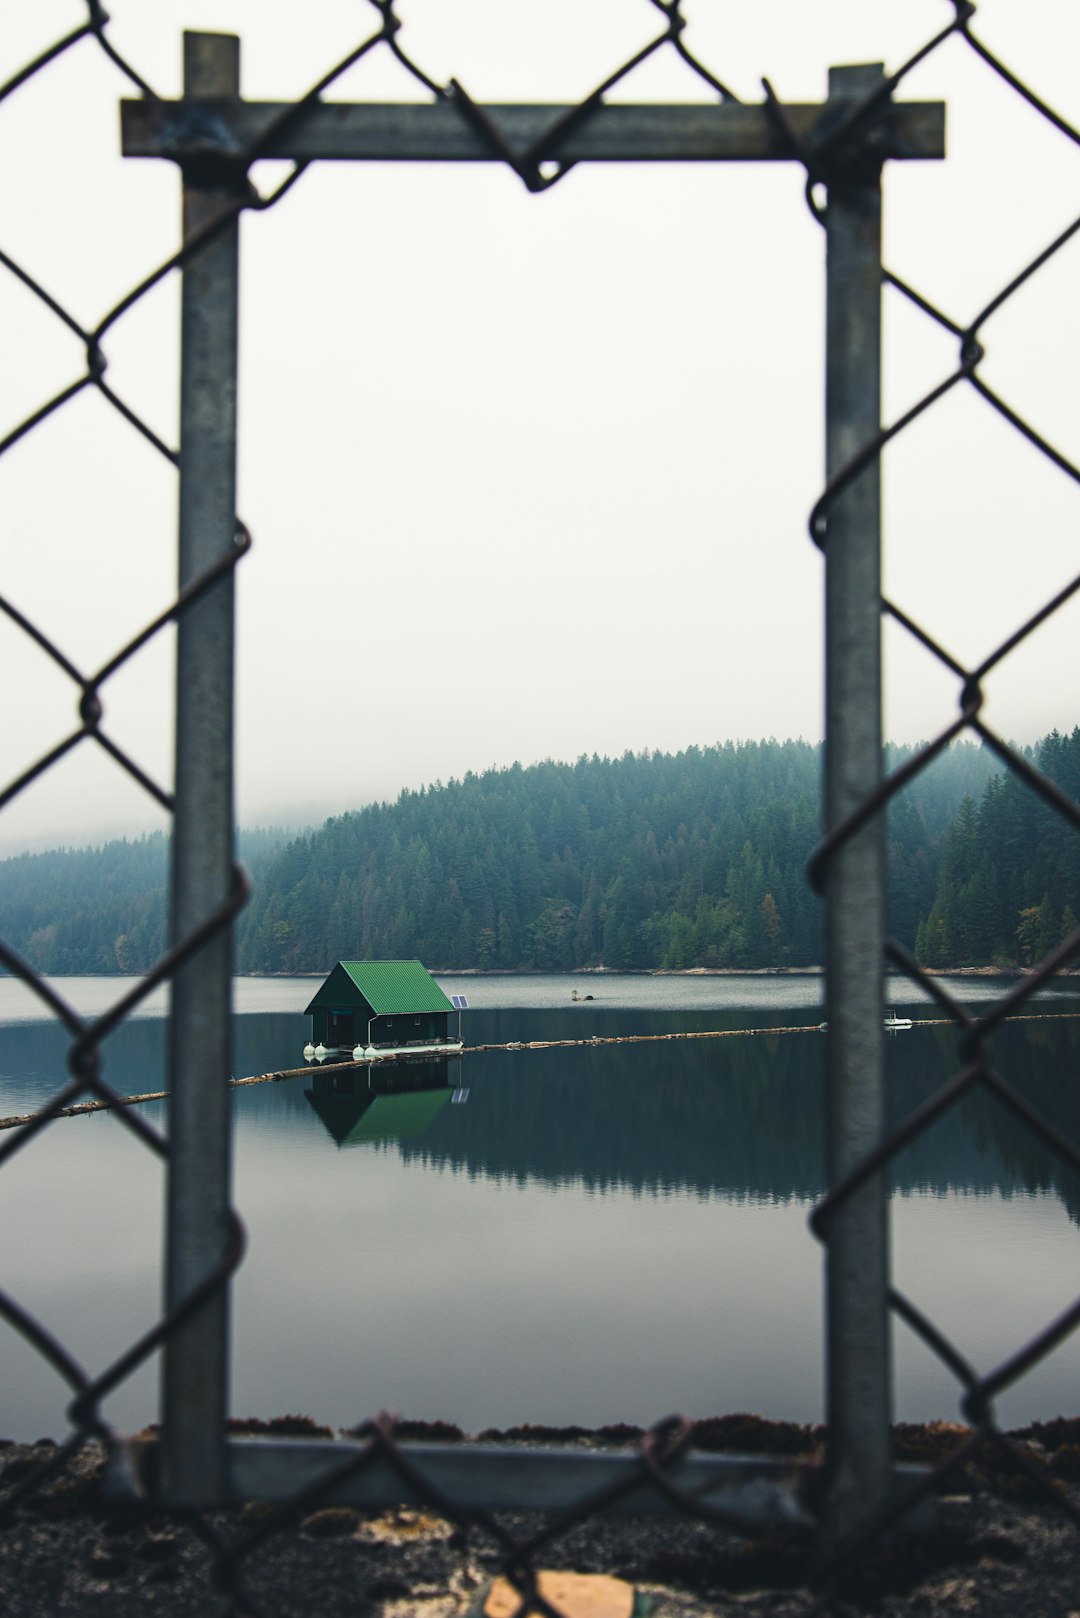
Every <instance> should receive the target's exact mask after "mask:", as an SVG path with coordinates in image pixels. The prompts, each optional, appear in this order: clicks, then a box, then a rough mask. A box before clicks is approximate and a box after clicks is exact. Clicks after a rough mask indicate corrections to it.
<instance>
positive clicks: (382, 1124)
mask: <svg viewBox="0 0 1080 1618" xmlns="http://www.w3.org/2000/svg"><path fill="white" fill-rule="evenodd" d="M305 1094H306V1095H307V1099H308V1100H309V1101H310V1102H311V1105H312V1106H313V1107H314V1109H315V1111H316V1112H317V1113H318V1115H319V1117H320V1118H321V1119H322V1121H323V1123H324V1124H325V1125H326V1127H327V1129H328V1130H329V1131H330V1133H331V1135H333V1137H334V1139H335V1140H336V1141H337V1143H338V1145H339V1146H363V1145H367V1144H370V1143H371V1142H372V1141H377V1140H405V1139H407V1138H408V1137H409V1136H412V1135H419V1134H421V1133H422V1132H423V1131H424V1130H425V1129H426V1128H427V1126H428V1124H430V1122H431V1120H432V1119H433V1118H434V1117H435V1115H436V1113H438V1112H439V1111H440V1110H441V1109H442V1108H443V1107H444V1106H445V1105H446V1103H447V1101H448V1100H449V1098H450V1090H449V1088H443V1089H441V1090H414V1091H413V1092H412V1094H410V1095H395V1096H376V1097H375V1099H374V1100H373V1101H372V1102H371V1103H370V1104H368V1103H366V1102H360V1101H358V1100H356V1099H355V1098H353V1097H352V1096H314V1095H312V1094H311V1091H310V1090H308V1091H306V1092H305ZM358 1112H359V1117H357V1113H358Z"/></svg>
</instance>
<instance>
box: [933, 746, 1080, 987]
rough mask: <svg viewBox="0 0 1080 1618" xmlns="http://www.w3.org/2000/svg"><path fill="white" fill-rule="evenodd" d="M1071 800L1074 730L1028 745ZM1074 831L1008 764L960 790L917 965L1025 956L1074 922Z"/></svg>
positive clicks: (1076, 764) (1077, 904) (1077, 873)
mask: <svg viewBox="0 0 1080 1618" xmlns="http://www.w3.org/2000/svg"><path fill="white" fill-rule="evenodd" d="M1033 762H1034V763H1035V764H1036V765H1037V767H1038V769H1039V770H1040V771H1041V772H1042V773H1043V774H1044V775H1046V776H1048V777H1049V779H1050V780H1051V781H1053V783H1054V784H1055V786H1058V787H1060V788H1061V790H1062V792H1064V793H1065V794H1066V795H1067V796H1068V797H1069V798H1072V799H1073V800H1074V801H1077V802H1080V729H1074V730H1073V732H1072V734H1071V735H1070V736H1062V735H1060V734H1059V733H1058V732H1057V731H1056V730H1055V731H1053V732H1051V734H1050V735H1049V736H1047V737H1045V738H1044V739H1043V740H1042V741H1041V742H1040V743H1039V744H1038V746H1037V747H1036V748H1035V749H1034V750H1033ZM1078 913H1080V833H1078V832H1076V831H1075V830H1073V828H1072V827H1071V825H1070V824H1069V822H1068V821H1067V820H1066V819H1065V818H1063V817H1062V816H1061V815H1060V814H1058V813H1057V812H1056V811H1054V810H1053V809H1051V808H1050V807H1049V806H1048V805H1047V804H1045V803H1044V802H1043V800H1042V798H1041V797H1039V796H1038V795H1036V793H1034V792H1033V791H1032V789H1031V788H1030V787H1028V786H1027V785H1026V784H1024V783H1023V782H1022V781H1021V780H1020V778H1019V777H1018V776H1016V775H1014V774H1012V773H1011V772H1008V771H1006V772H1004V773H1002V774H1000V775H995V776H993V777H992V778H991V779H990V780H988V781H987V782H986V784H985V786H984V787H983V790H982V792H981V794H980V795H979V797H978V799H976V798H975V797H974V796H973V795H972V796H965V798H964V799H963V800H962V802H961V804H960V807H959V810H958V812H957V816H956V821H955V823H954V825H953V826H952V829H951V830H950V833H949V836H948V840H947V843H946V847H945V849H944V853H943V858H942V862H941V870H940V874H939V878H938V882H937V884H936V887H935V891H934V901H933V904H932V905H931V906H930V907H929V909H928V912H927V913H926V915H925V919H924V920H923V921H922V923H921V925H920V926H919V929H918V933H917V937H916V946H915V953H916V956H917V958H918V960H919V961H920V962H921V964H923V965H924V966H967V965H971V966H982V965H994V964H997V965H1012V964H1019V965H1022V966H1026V965H1030V964H1031V963H1032V962H1034V961H1038V960H1041V959H1042V958H1043V957H1044V956H1045V955H1046V954H1048V953H1049V951H1050V950H1051V949H1053V948H1054V946H1055V945H1057V944H1059V943H1061V942H1062V940H1063V939H1065V938H1066V937H1068V935H1069V934H1070V933H1072V932H1074V931H1075V930H1076V925H1077V920H1076V918H1077V914H1078Z"/></svg>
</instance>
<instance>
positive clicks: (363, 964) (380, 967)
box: [307, 961, 454, 1017]
mask: <svg viewBox="0 0 1080 1618" xmlns="http://www.w3.org/2000/svg"><path fill="white" fill-rule="evenodd" d="M343 976H344V977H345V978H347V979H348V980H349V982H351V983H352V985H353V987H354V988H356V989H359V991H360V993H361V994H362V995H363V997H364V999H365V1000H366V1001H367V1003H368V1005H369V1006H370V1007H371V1009H372V1011H373V1012H374V1013H375V1015H376V1017H393V1016H396V1015H397V1014H399V1013H400V1014H402V1015H407V1014H408V1013H409V1012H422V1011H453V1009H454V1008H453V1006H452V1005H451V1004H450V1001H449V1000H448V999H447V998H446V995H445V994H443V992H442V990H441V989H440V988H439V985H438V984H437V983H436V982H435V979H434V978H433V977H432V976H431V973H430V972H429V971H428V970H427V968H426V967H425V966H423V965H421V963H420V962H419V961H339V962H338V964H337V965H336V966H335V968H334V970H333V971H332V972H331V974H330V976H329V977H328V978H327V980H326V982H325V983H324V984H323V986H322V988H321V989H320V990H319V992H318V994H317V995H316V996H315V998H314V999H313V1000H312V1002H311V1005H309V1006H308V1008H307V1009H308V1011H309V1012H310V1011H311V1010H312V1009H313V1008H314V1007H315V1006H322V1005H327V1004H329V997H328V998H324V994H326V992H327V991H329V990H330V986H331V984H333V983H334V980H335V979H336V980H337V983H336V984H335V988H334V991H333V992H340V990H341V989H342V988H343V987H345V985H344V984H342V981H341V980H342V977H343Z"/></svg>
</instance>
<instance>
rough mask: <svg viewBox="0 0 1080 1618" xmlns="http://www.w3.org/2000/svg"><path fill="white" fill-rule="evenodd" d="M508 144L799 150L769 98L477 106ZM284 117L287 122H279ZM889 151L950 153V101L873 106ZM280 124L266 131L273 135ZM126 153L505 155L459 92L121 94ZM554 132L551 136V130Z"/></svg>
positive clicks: (792, 153) (658, 151)
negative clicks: (373, 98) (584, 107)
mask: <svg viewBox="0 0 1080 1618" xmlns="http://www.w3.org/2000/svg"><path fill="white" fill-rule="evenodd" d="M475 110H476V111H477V112H478V113H480V114H481V115H482V116H483V118H484V120H485V121H487V122H489V123H490V124H492V125H494V126H495V127H496V128H497V129H498V131H499V132H500V134H501V135H502V137H503V139H504V140H505V141H506V142H507V144H508V145H509V146H510V147H512V148H513V149H514V150H515V151H517V152H519V153H521V154H522V155H524V154H525V153H526V152H528V154H529V157H530V159H531V160H533V161H541V162H545V161H551V160H555V159H558V160H559V161H560V162H562V163H581V162H595V163H620V162H622V163H662V162H686V163H696V162H705V163H709V162H712V163H724V162H744V163H745V162H749V163H753V162H782V161H794V162H798V161H801V158H800V155H799V153H798V152H797V150H796V149H795V144H794V143H793V142H792V140H791V139H789V138H787V137H786V136H785V133H784V131H783V130H782V129H780V128H779V127H778V126H777V123H776V120H775V118H774V117H773V116H772V115H771V114H770V111H769V109H768V107H767V106H766V105H765V104H764V103H756V104H753V105H750V104H747V103H743V102H720V103H715V104H714V103H700V104H699V103H680V104H672V105H657V104H646V103H640V104H630V103H621V102H620V103H618V104H617V105H609V104H607V103H600V104H599V105H597V106H596V107H593V108H590V109H589V111H588V113H587V115H585V116H583V117H581V118H580V119H576V120H575V121H574V122H573V123H572V124H571V125H569V126H566V125H564V124H563V122H562V120H563V119H564V118H566V117H567V116H568V115H569V114H570V113H571V111H572V110H574V109H571V108H569V107H562V106H531V105H526V104H525V103H512V104H511V103H508V104H505V105H483V106H479V107H477V108H476V109H475ZM834 114H835V108H831V109H830V108H826V106H825V105H824V104H820V105H815V104H802V103H796V104H790V105H785V107H784V117H785V121H786V123H787V125H788V128H789V129H790V131H791V134H792V135H793V136H794V137H795V139H796V141H797V142H799V143H802V142H804V141H805V142H809V143H812V142H813V140H814V138H815V136H816V135H818V134H820V133H821V132H822V131H823V130H827V129H828V121H827V122H824V123H823V122H822V120H826V119H827V120H829V121H831V119H832V117H833V116H834ZM277 126H280V127H277ZM873 129H874V135H875V141H876V144H877V147H878V150H879V153H880V155H881V156H882V157H888V158H899V159H909V158H940V157H944V155H945V106H944V103H943V102H930V101H927V102H920V101H907V102H886V103H884V104H883V105H882V106H881V107H880V109H878V110H876V111H875V113H874V114H873ZM266 131H270V133H269V135H268V138H266V139H265V141H264V139H263V134H264V132H266ZM121 132H122V140H123V152H124V156H125V157H166V158H171V159H173V160H174V161H176V162H178V163H184V162H192V161H197V160H198V159H206V158H211V157H213V158H217V159H226V160H228V159H234V160H244V159H246V158H247V156H248V154H250V153H251V152H252V151H257V152H258V155H259V156H260V157H272V158H288V159H291V160H292V161H294V162H298V163H308V162H312V161H317V160H320V159H325V160H328V161H331V162H334V161H337V162H348V161H359V162H376V163H378V162H426V163H445V162H464V163H470V162H471V163H481V162H500V161H505V154H503V155H500V154H499V153H498V152H497V151H495V150H494V149H493V145H492V142H491V141H490V140H489V139H486V138H485V135H484V133H483V132H482V131H481V130H480V129H478V128H477V127H475V125H474V124H473V123H472V122H470V120H469V119H468V118H467V117H466V115H465V113H464V111H463V109H462V106H461V105H460V104H458V103H457V102H455V101H452V100H446V101H432V102H368V103H363V104H358V103H352V102H332V101H325V102H322V101H320V102H313V103H312V104H311V105H310V106H306V107H303V106H302V105H301V104H290V103H288V102H279V101H242V100H214V101H197V102H196V101H157V100H144V101H123V102H122V103H121ZM545 132H548V133H550V136H551V142H550V146H549V145H548V144H547V142H546V141H545Z"/></svg>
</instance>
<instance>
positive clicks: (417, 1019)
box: [413, 1017, 420, 1028]
mask: <svg viewBox="0 0 1080 1618" xmlns="http://www.w3.org/2000/svg"><path fill="white" fill-rule="evenodd" d="M413 1022H414V1023H415V1024H416V1027H417V1028H419V1026H420V1018H419V1017H414V1018H413Z"/></svg>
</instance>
